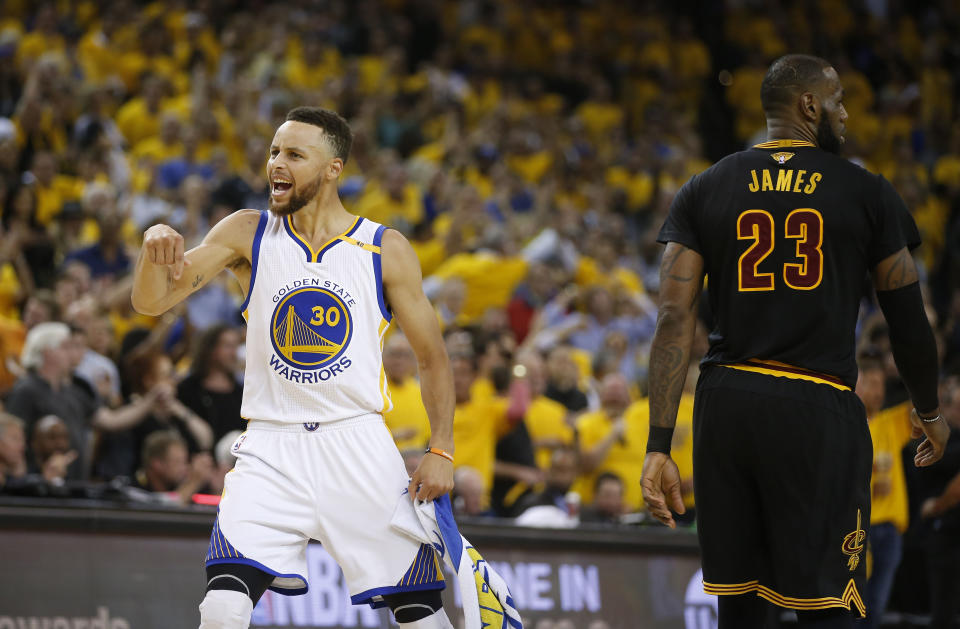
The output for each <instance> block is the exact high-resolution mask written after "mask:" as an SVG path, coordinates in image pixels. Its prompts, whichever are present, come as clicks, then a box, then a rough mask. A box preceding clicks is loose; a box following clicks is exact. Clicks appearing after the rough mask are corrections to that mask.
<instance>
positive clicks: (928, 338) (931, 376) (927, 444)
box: [873, 247, 949, 467]
mask: <svg viewBox="0 0 960 629" xmlns="http://www.w3.org/2000/svg"><path fill="white" fill-rule="evenodd" d="M918 280H919V276H918V274H917V267H916V264H914V262H913V256H911V255H910V251H909V250H908V249H907V248H906V247H904V248H903V249H901V250H900V251H898V252H896V253H894V254H893V255H891V256H888V257H887V258H884V259H883V260H881V261H880V263H879V264H878V265H877V266H876V268H875V269H874V270H873V282H874V286H875V287H876V289H877V301H878V302H879V303H880V309H881V310H883V316H884V317H886V319H887V327H888V328H889V331H890V332H889V334H890V349H891V350H892V351H893V359H894V361H895V362H896V363H897V371H899V372H900V377H901V378H902V379H903V382H904V384H906V385H907V390H908V391H909V392H910V398H911V399H912V401H913V405H914V407H915V409H914V412H913V418H912V419H913V423H914V426H915V430H914V437H919V436H920V432H921V431H922V432H923V433H924V434H925V435H926V437H927V438H926V439H924V441H923V443H921V444H920V447H919V448H917V454H916V456H915V457H914V463H915V464H916V465H917V466H918V467H923V466H927V465H930V464H932V463H935V462H936V461H938V460H939V459H940V457H941V456H943V449H944V447H945V445H946V441H947V437H948V436H949V429H948V428H947V425H946V422H944V421H943V420H942V419H939V420H936V421H929V422H921V421H920V420H921V419H933V418H937V417H939V416H940V402H939V399H938V397H937V379H938V372H939V359H938V356H937V343H936V341H935V339H934V336H933V330H932V329H931V328H930V321H929V319H927V314H926V311H925V309H924V305H923V295H922V294H921V292H920V283H919V281H918Z"/></svg>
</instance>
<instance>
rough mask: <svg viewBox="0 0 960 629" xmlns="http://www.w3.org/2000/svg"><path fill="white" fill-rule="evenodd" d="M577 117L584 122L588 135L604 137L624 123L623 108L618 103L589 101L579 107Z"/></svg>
mask: <svg viewBox="0 0 960 629" xmlns="http://www.w3.org/2000/svg"><path fill="white" fill-rule="evenodd" d="M576 114H577V116H578V117H579V118H580V119H581V120H582V121H583V126H584V127H585V128H586V130H587V133H589V134H590V135H591V136H593V137H595V138H599V137H602V136H603V135H605V134H608V133H610V131H611V130H612V129H613V128H614V127H616V126H617V125H619V124H621V123H622V122H623V117H624V114H623V108H621V107H620V106H619V105H617V104H616V103H600V102H595V101H587V102H585V103H583V104H582V105H580V106H579V107H577V109H576Z"/></svg>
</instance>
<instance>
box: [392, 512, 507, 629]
mask: <svg viewBox="0 0 960 629" xmlns="http://www.w3.org/2000/svg"><path fill="white" fill-rule="evenodd" d="M417 503H418V504H416V505H414V504H413V501H411V500H409V499H408V498H407V497H406V496H404V497H403V499H402V500H400V503H399V504H398V505H397V509H396V510H395V511H394V514H393V519H392V520H391V522H390V525H391V526H393V527H394V528H395V529H397V530H398V531H401V532H403V533H405V534H407V535H409V536H410V537H412V538H413V539H415V540H417V541H418V542H421V543H424V544H430V545H431V546H433V548H434V550H435V551H436V552H437V553H438V554H439V555H440V559H441V560H442V561H444V562H445V563H446V564H447V565H448V566H450V567H451V568H452V569H453V570H454V571H455V572H456V573H457V586H458V587H459V588H460V600H461V601H462V603H463V617H464V621H465V624H464V629H484V628H486V627H492V628H495V629H523V624H522V623H521V622H520V614H519V613H518V612H517V610H516V608H515V607H514V602H513V596H511V595H510V589H509V588H508V587H507V583H506V582H505V581H504V580H503V577H501V576H500V575H499V574H497V572H496V571H495V570H494V569H493V568H491V567H490V565H489V564H487V562H486V560H484V558H483V557H482V556H481V555H480V553H478V552H477V549H475V548H474V547H473V546H471V545H470V542H469V541H467V539H466V538H465V537H464V536H463V535H461V534H460V531H459V529H457V523H456V522H455V521H454V519H453V510H452V509H451V507H450V498H449V497H448V496H441V497H440V498H437V499H436V500H433V501H431V502H419V501H417Z"/></svg>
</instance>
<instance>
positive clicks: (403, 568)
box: [206, 414, 444, 607]
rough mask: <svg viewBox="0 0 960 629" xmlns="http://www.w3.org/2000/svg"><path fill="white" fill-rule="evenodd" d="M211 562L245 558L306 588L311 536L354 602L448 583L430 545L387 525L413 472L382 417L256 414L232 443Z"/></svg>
mask: <svg viewBox="0 0 960 629" xmlns="http://www.w3.org/2000/svg"><path fill="white" fill-rule="evenodd" d="M233 452H234V454H235V455H236V456H237V463H236V466H235V467H234V469H233V471H232V472H230V473H228V474H227V478H226V482H225V484H224V491H223V498H222V499H221V501H220V510H219V513H218V514H217V520H216V522H215V523H214V526H213V534H212V535H211V537H210V547H209V550H208V551H207V560H206V563H207V565H212V564H219V563H243V564H248V565H252V566H255V567H257V568H259V569H260V570H263V571H264V572H267V573H268V574H272V575H273V576H274V577H275V578H274V580H273V583H272V584H271V586H270V589H272V590H274V591H275V592H278V593H280V594H288V595H295V594H303V593H305V592H306V591H307V588H308V587H309V586H308V580H307V577H308V575H307V558H306V550H307V542H308V541H309V540H310V539H316V540H319V541H320V543H321V544H323V546H324V548H325V549H326V550H327V552H329V553H330V555H332V556H333V558H334V559H335V560H336V561H337V563H339V564H340V567H341V568H342V569H343V574H344V577H345V579H346V582H347V587H348V588H349V590H350V595H351V596H350V598H351V601H352V602H353V604H354V605H359V604H363V603H369V604H370V605H372V606H374V607H380V606H382V605H383V601H382V600H381V598H380V597H382V596H384V595H387V594H394V593H397V592H409V591H417V590H436V589H442V588H443V587H444V583H443V573H442V571H441V570H440V569H439V566H438V564H437V560H436V557H435V553H434V550H433V548H432V547H430V546H429V545H425V544H419V543H417V542H415V541H413V540H412V539H411V538H409V537H407V536H406V535H403V534H402V533H400V532H398V531H397V530H395V529H393V528H391V527H390V519H391V518H392V517H393V513H394V511H395V508H396V506H397V502H398V501H399V500H409V499H410V498H409V496H408V495H407V492H406V488H407V484H408V480H409V479H408V476H407V472H406V469H405V468H404V465H403V459H402V457H401V456H400V453H399V451H398V450H397V447H396V446H395V445H394V442H393V438H392V437H391V436H390V432H389V431H388V430H387V427H386V425H385V424H384V423H383V418H382V417H381V416H380V415H379V414H372V415H364V416H362V417H357V418H353V419H347V420H343V421H338V422H332V423H329V424H316V423H311V424H280V423H275V422H265V421H256V420H251V421H250V422H249V424H248V426H247V431H246V432H245V433H243V434H242V435H240V437H238V438H237V441H236V442H235V443H234V444H233Z"/></svg>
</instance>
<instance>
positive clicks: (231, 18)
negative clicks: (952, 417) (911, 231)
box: [0, 0, 960, 532]
mask: <svg viewBox="0 0 960 629" xmlns="http://www.w3.org/2000/svg"><path fill="white" fill-rule="evenodd" d="M702 4H703V5H704V6H701V7H700V10H699V11H698V12H697V14H696V15H690V16H687V15H684V14H682V12H681V11H680V10H679V9H677V8H676V7H674V6H673V5H671V4H670V3H664V2H653V1H651V2H639V3H622V2H615V1H609V0H595V1H592V2H588V1H582V2H574V1H570V2H548V1H542V2H536V1H529V2H508V1H505V0H504V1H493V0H462V1H453V0H379V1H375V0H361V1H359V2H352V1H345V0H325V1H323V0H314V1H302V2H287V3H283V4H282V5H272V4H270V3H262V4H258V3H249V4H248V3H240V2H232V1H227V0H205V1H200V2H189V3H188V2H186V1H185V0H179V1H178V0H171V1H168V2H153V3H137V2H133V1H132V0H116V1H115V2H109V3H97V2H89V1H83V0H75V1H74V0H63V1H60V2H51V3H40V4H37V3H33V2H25V1H17V0H12V1H7V2H4V3H3V7H2V8H0V208H2V223H0V395H2V399H3V408H4V414H2V415H0V487H3V488H4V491H7V492H12V493H17V492H20V493H38V492H39V493H49V494H52V495H58V494H57V492H58V491H60V492H61V493H62V492H64V491H67V490H65V489H63V488H64V487H69V486H70V481H103V482H105V483H107V484H109V485H110V486H114V487H119V486H123V487H138V488H140V489H142V490H144V492H155V493H159V494H161V495H165V496H168V498H167V499H169V500H172V501H174V502H189V501H190V500H191V499H192V497H193V496H195V495H197V494H198V493H212V494H217V493H219V491H220V488H222V485H223V476H224V474H225V473H226V471H227V470H229V468H230V466H231V465H232V458H231V455H230V445H231V443H232V442H233V441H234V439H236V438H237V435H238V434H239V432H238V431H240V430H242V429H243V424H244V421H243V420H242V419H241V417H240V399H241V394H242V393H241V392H242V376H243V364H244V353H243V347H244V333H245V330H244V328H243V326H242V325H241V324H242V320H241V319H240V317H239V312H238V305H239V304H240V302H241V300H242V296H241V292H240V287H239V286H238V285H237V283H236V282H235V281H234V280H233V279H232V278H231V277H230V276H229V275H228V274H223V275H222V276H221V277H219V278H217V279H216V280H215V281H213V282H211V283H210V285H208V286H207V287H205V288H204V289H203V290H201V291H200V292H198V293H196V294H195V295H194V296H192V297H191V298H190V299H189V300H188V301H187V302H186V303H185V304H184V305H182V306H181V307H178V308H176V309H174V310H173V311H171V312H169V313H167V314H165V315H163V316H162V317H159V318H150V317H145V316H141V315H138V314H137V313H135V312H134V311H133V310H132V308H131V306H130V271H131V267H132V265H133V263H134V261H135V259H136V255H137V249H138V247H139V241H140V238H141V235H142V233H143V231H144V230H145V229H146V228H147V227H149V226H150V225H152V224H155V223H158V222H163V223H166V224H169V225H172V226H173V227H175V228H176V229H178V230H179V231H180V232H181V233H182V234H183V235H184V237H185V240H186V243H187V246H188V247H189V246H192V245H195V244H197V243H198V242H199V241H200V240H201V239H202V237H203V235H204V234H205V233H206V231H207V230H208V229H209V227H210V226H212V225H213V224H215V223H216V222H217V221H218V220H219V219H221V218H222V217H223V216H225V215H226V214H228V213H230V212H232V211H234V210H236V209H239V208H259V209H264V208H265V207H266V204H267V197H268V186H267V180H266V174H265V169H264V166H265V162H266V158H267V147H268V146H269V142H270V139H271V137H272V134H273V131H274V129H275V128H276V126H278V124H279V123H280V122H281V121H282V120H283V116H284V115H285V114H286V112H287V111H288V110H289V109H291V108H292V107H294V106H296V105H301V104H311V105H321V106H325V107H329V108H331V109H335V110H337V111H339V112H340V113H342V114H343V115H344V116H345V117H346V118H347V119H348V120H349V121H350V123H351V126H352V128H353V131H354V134H355V140H354V144H353V151H352V154H351V156H350V159H349V161H348V163H347V166H346V170H345V173H344V176H343V178H342V181H341V188H340V192H341V197H342V199H343V202H344V205H345V206H346V207H347V208H348V209H349V210H351V211H353V212H355V213H358V214H360V215H362V216H366V217H369V218H371V219H373V220H375V221H378V222H382V223H385V224H388V225H390V226H392V227H394V228H396V229H398V230H400V231H401V232H403V233H404V234H405V235H406V236H407V237H408V238H409V239H410V241H411V243H412V244H413V246H414V248H415V250H416V252H417V254H418V256H419V258H420V262H421V265H422V268H423V273H424V277H425V278H426V279H425V281H424V287H425V290H426V292H427V294H428V296H429V297H430V298H431V300H432V302H433V303H434V304H435V307H436V312H437V317H438V319H439V320H440V322H441V324H442V326H443V329H444V335H445V338H446V341H447V346H448V351H449V354H450V357H451V362H452V368H453V373H454V379H455V389H456V402H457V407H456V419H455V439H456V459H457V469H456V479H455V480H456V488H455V502H456V506H457V509H458V510H459V511H460V512H461V513H464V514H469V515H486V514H489V515H497V516H501V517H517V518H518V522H520V523H529V524H533V525H548V526H575V525H577V523H579V522H599V523H618V522H640V521H643V520H644V516H643V504H642V499H641V496H640V488H639V484H638V480H639V477H640V467H641V464H642V459H643V453H644V450H645V445H646V432H647V417H648V416H647V412H648V411H647V403H646V400H645V398H644V394H645V386H646V385H645V382H646V373H647V353H648V348H649V343H650V340H651V338H652V335H653V332H654V329H655V324H656V312H657V282H658V279H657V266H658V261H659V256H660V253H661V250H662V248H661V247H660V246H659V245H657V243H656V241H655V238H656V234H657V230H658V228H659V226H660V224H661V223H662V221H663V218H664V216H665V213H666V210H667V208H668V207H669V204H670V202H671V200H672V198H673V196H674V194H675V193H676V191H677V190H678V188H679V187H680V186H681V185H682V184H683V183H684V182H685V181H686V179H687V178H688V177H689V176H690V175H691V174H693V173H696V172H699V171H701V170H703V169H704V168H706V167H708V166H709V164H710V163H711V162H712V161H715V160H716V159H718V158H720V157H722V156H723V155H725V154H727V153H729V152H732V151H735V150H739V149H741V148H743V147H745V146H749V145H750V144H751V143H754V142H756V141H760V140H762V139H765V138H764V136H763V131H764V122H765V121H764V119H763V116H762V113H761V111H760V100H759V92H760V89H759V86H760V81H761V79H762V77H763V74H764V72H765V70H766V67H767V65H768V64H769V62H770V61H771V60H772V59H773V58H775V57H777V56H779V55H780V54H783V53H785V52H788V51H815V52H818V53H819V54H821V55H823V56H825V57H827V58H829V59H830V60H831V61H832V62H833V63H834V65H835V66H836V67H837V69H838V71H839V73H840V76H841V79H842V81H843V83H844V85H845V88H846V94H847V95H846V99H845V105H846V108H847V110H848V112H849V115H850V118H849V120H848V133H847V142H846V145H845V147H844V152H845V153H846V155H847V156H848V157H850V158H851V159H853V160H856V161H858V162H860V163H862V164H864V165H865V166H866V167H868V168H870V169H871V170H874V171H877V172H881V173H883V174H884V175H885V176H886V177H887V178H888V179H890V180H891V181H892V182H893V185H894V186H895V187H896V189H897V190H898V191H899V192H900V194H901V195H902V196H903V198H904V199H905V201H906V202H907V206H908V207H909V208H910V209H911V211H912V212H913V213H914V216H915V218H916V220H917V223H918V225H919V226H920V229H921V232H922V235H923V238H924V244H923V245H922V246H921V248H920V249H919V250H918V251H917V252H916V254H917V259H918V261H919V263H920V264H921V268H922V275H923V278H924V289H925V294H926V296H927V300H928V305H929V308H928V310H929V315H930V318H931V321H932V322H933V323H934V327H935V330H936V334H937V339H938V342H939V344H940V347H941V350H942V351H941V356H942V359H943V371H944V373H945V374H950V373H958V370H960V290H958V286H960V220H958V216H960V124H958V123H957V122H956V120H958V119H960V116H958V111H960V108H958V106H957V102H958V98H960V70H958V68H960V45H958V43H957V42H960V9H958V7H957V5H956V3H949V2H916V3H896V2H892V1H891V2H884V1H882V0H874V1H864V2H862V3H856V2H854V3H849V2H842V1H840V0H819V1H818V2H812V3H807V2H788V1H782V2H777V1H774V2H751V1H750V0H744V1H742V2H732V1H731V2H727V3H726V4H724V3H702ZM708 5H709V6H708ZM863 304H864V306H863V316H862V318H861V331H860V335H859V336H860V343H861V346H862V351H863V353H864V354H865V355H869V356H875V357H878V358H877V360H878V361H879V364H880V365H881V367H882V373H883V380H884V382H885V384H886V392H885V394H884V396H883V399H882V400H881V401H880V402H878V403H877V406H876V408H875V409H874V410H875V411H876V412H880V410H881V409H883V408H889V407H896V406H897V405H898V404H900V403H902V402H903V401H904V400H906V393H905V391H904V388H903V386H902V384H900V383H899V380H898V378H897V376H896V370H895V367H894V366H893V364H892V360H891V359H890V357H889V348H888V344H887V341H886V339H885V329H884V326H883V321H882V318H881V317H880V315H878V314H877V309H876V308H875V306H874V305H873V301H872V298H871V296H870V295H869V291H868V290H866V289H865V295H864V302H863ZM708 329H709V313H705V315H704V321H703V323H702V325H701V329H700V330H699V333H698V338H697V341H696V343H697V347H696V348H695V351H694V355H695V356H699V355H702V353H703V351H704V350H705V347H706V331H707V330H708ZM868 362H869V360H868ZM384 366H385V371H386V375H387V378H388V380H389V384H390V390H391V396H392V400H393V405H394V408H393V410H392V411H391V412H389V413H387V414H386V421H387V424H388V426H389V427H390V429H391V430H392V431H393V434H394V437H395V439H396V441H397V443H398V446H399V448H400V450H401V452H402V453H403V454H404V456H405V459H406V461H407V463H408V465H409V466H411V468H412V467H413V466H415V465H416V464H417V462H418V459H419V456H420V455H421V453H422V451H423V446H424V444H425V443H426V441H427V439H428V436H429V423H428V421H427V417H426V412H425V410H424V408H423V405H422V402H421V401H420V393H419V385H418V383H417V380H416V377H417V374H416V362H415V359H414V357H413V355H412V352H411V350H410V347H409V345H408V344H407V343H406V341H405V340H404V338H403V336H402V332H401V331H393V332H392V333H391V335H390V336H389V337H388V339H387V341H386V346H385V349H384ZM696 377H697V369H696V365H695V364H694V365H692V366H691V370H690V375H689V377H688V381H687V382H688V391H689V392H692V390H693V386H694V385H695V382H696ZM689 392H688V394H686V395H685V396H684V398H683V400H682V403H681V409H680V414H679V419H678V429H677V431H676V434H675V441H674V458H675V459H676V460H677V463H678V465H679V466H680V469H681V472H682V475H683V477H684V485H683V490H684V498H685V503H686V504H687V506H688V513H689V515H688V516H687V518H686V520H685V521H686V522H688V523H689V522H692V521H693V514H694V509H693V507H694V506H695V503H694V496H693V485H692V464H691V459H692V452H691V432H692V424H691V421H692V420H691V418H692V394H691V393H689ZM956 421H957V422H958V425H960V417H958V418H956ZM894 441H897V440H896V439H894ZM897 443H900V442H899V441H897ZM904 443H905V442H904ZM902 445H903V444H901V447H902ZM884 469H887V468H884ZM898 469H899V468H898ZM901 472H902V470H901ZM58 488H60V489H58ZM944 504H946V503H944ZM941 506H943V505H941ZM930 509H932V507H930ZM913 513H915V516H916V517H920V515H919V511H917V510H915V511H914V512H913ZM932 513H933V512H932V511H930V512H929V513H928V512H927V511H924V514H923V515H924V516H929V515H931V514H932ZM904 518H905V516H904ZM906 525H907V524H906V520H905V519H904V520H903V521H902V524H901V520H899V519H898V520H897V527H898V529H899V530H900V531H901V532H902V530H903V529H905V528H906Z"/></svg>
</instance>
